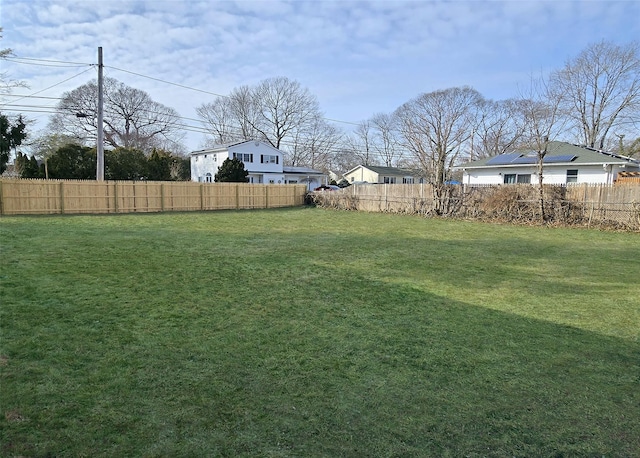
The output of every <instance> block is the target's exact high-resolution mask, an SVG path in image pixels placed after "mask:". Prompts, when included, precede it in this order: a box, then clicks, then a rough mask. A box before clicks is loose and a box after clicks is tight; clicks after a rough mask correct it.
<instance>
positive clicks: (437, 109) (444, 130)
mask: <svg viewBox="0 0 640 458" xmlns="http://www.w3.org/2000/svg"><path fill="white" fill-rule="evenodd" d="M482 102H483V98H482V96H481V95H480V93H479V92H478V91H476V90H475V89H473V88H470V87H466V86H465V87H454V88H450V89H445V90H439V91H435V92H430V93H427V94H422V95H420V96H418V97H417V98H415V99H413V100H410V101H409V102H407V103H405V104H404V105H402V106H401V107H400V108H399V109H398V110H397V111H396V115H397V116H398V119H399V129H400V133H401V136H402V140H403V144H404V146H405V148H406V149H407V150H408V151H409V152H411V153H412V154H413V156H414V157H415V159H416V160H417V162H418V163H419V165H420V167H421V169H422V171H423V173H424V174H425V176H427V178H428V179H429V181H430V182H431V183H432V184H433V189H434V201H435V211H436V213H438V214H443V213H446V211H447V202H448V199H447V188H446V186H445V184H446V182H447V180H448V177H449V174H450V172H451V168H452V166H453V165H454V163H455V162H456V160H457V159H458V157H459V155H460V153H461V151H462V150H463V147H464V144H465V142H467V141H468V140H469V139H470V138H471V135H472V132H473V131H474V129H475V123H476V116H477V110H478V108H479V106H480V105H481V103H482Z"/></svg>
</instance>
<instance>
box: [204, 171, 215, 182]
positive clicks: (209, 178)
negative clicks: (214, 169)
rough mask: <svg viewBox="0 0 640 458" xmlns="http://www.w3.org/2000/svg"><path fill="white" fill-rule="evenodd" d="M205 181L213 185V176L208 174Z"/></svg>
mask: <svg viewBox="0 0 640 458" xmlns="http://www.w3.org/2000/svg"><path fill="white" fill-rule="evenodd" d="M204 180H205V181H206V182H207V183H211V182H212V181H213V180H212V177H211V174H210V173H207V174H206V175H205V176H204Z"/></svg>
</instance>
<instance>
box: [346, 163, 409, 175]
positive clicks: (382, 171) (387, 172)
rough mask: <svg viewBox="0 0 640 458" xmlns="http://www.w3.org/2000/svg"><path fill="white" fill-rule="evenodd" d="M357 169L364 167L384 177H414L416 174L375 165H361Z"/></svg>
mask: <svg viewBox="0 0 640 458" xmlns="http://www.w3.org/2000/svg"><path fill="white" fill-rule="evenodd" d="M358 167H364V168H366V169H369V170H371V171H372V172H375V173H377V174H378V175H385V176H392V175H397V176H415V175H416V172H415V171H414V170H409V169H400V168H397V167H381V166H377V165H363V166H358ZM358 167H355V168H354V169H352V170H351V171H350V172H352V171H353V170H355V169H357V168H358ZM350 172H347V173H350Z"/></svg>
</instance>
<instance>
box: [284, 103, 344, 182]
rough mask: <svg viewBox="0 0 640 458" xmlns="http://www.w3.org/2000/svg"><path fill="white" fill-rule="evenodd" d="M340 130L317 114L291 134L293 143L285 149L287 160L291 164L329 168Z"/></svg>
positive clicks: (338, 140)
mask: <svg viewBox="0 0 640 458" xmlns="http://www.w3.org/2000/svg"><path fill="white" fill-rule="evenodd" d="M341 138H342V132H341V131H340V130H339V129H338V128H336V127H335V126H333V125H331V124H329V123H328V122H327V121H325V120H324V119H323V118H322V117H320V116H319V115H317V116H315V118H314V120H313V121H312V122H311V123H308V124H306V125H304V126H302V128H301V129H300V130H297V131H296V132H295V133H294V135H293V139H292V140H293V143H292V144H291V145H290V146H289V147H288V148H287V149H286V155H287V162H288V163H289V164H291V165H292V166H309V167H311V168H320V169H323V170H326V171H329V170H331V169H330V163H331V155H332V154H333V153H334V151H335V150H336V148H337V146H338V144H339V143H340V140H341Z"/></svg>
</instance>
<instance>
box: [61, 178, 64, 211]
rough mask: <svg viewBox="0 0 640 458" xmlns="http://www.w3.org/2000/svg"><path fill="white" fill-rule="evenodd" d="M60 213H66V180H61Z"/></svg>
mask: <svg viewBox="0 0 640 458" xmlns="http://www.w3.org/2000/svg"><path fill="white" fill-rule="evenodd" d="M60 213H62V214H64V181H61V182H60Z"/></svg>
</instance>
